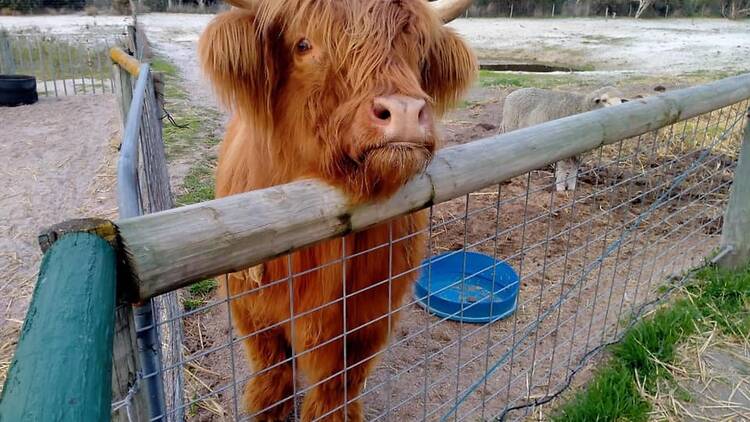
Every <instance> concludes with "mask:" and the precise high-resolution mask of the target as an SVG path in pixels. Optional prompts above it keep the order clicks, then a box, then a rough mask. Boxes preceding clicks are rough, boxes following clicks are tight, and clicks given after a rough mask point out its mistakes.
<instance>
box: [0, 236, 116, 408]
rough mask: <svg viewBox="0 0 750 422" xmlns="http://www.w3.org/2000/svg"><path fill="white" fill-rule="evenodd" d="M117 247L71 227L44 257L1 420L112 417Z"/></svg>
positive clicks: (7, 384) (2, 402)
mask: <svg viewBox="0 0 750 422" xmlns="http://www.w3.org/2000/svg"><path fill="white" fill-rule="evenodd" d="M116 264H117V263H116V258H115V251H114V250H113V248H112V247H111V246H110V245H109V243H107V242H106V241H105V240H104V239H102V238H100V237H99V236H96V235H94V234H91V233H71V234H66V235H64V236H63V237H62V238H61V239H60V240H58V241H57V242H56V243H55V244H54V245H53V246H52V247H51V248H50V250H49V252H48V253H47V254H46V255H45V257H44V260H43V261H42V266H41V269H40V272H39V278H38V281H37V285H36V288H35V290H34V295H33V298H32V301H31V305H30V306H29V310H28V314H27V317H26V321H25V323H24V326H23V330H22V331H21V337H20V339H19V341H18V348H17V349H16V352H15V356H14V358H13V361H12V363H11V367H10V371H9V373H8V379H7V381H6V382H5V388H4V390H3V395H2V398H0V420H3V421H108V420H110V413H111V397H112V394H111V393H112V389H111V380H112V339H113V335H114V322H115V278H116V277H115V272H116V270H115V269H116Z"/></svg>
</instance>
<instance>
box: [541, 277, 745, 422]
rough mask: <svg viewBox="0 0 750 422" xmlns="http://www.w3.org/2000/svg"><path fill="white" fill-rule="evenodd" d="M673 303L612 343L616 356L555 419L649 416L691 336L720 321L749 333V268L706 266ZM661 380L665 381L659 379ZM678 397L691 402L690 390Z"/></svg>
mask: <svg viewBox="0 0 750 422" xmlns="http://www.w3.org/2000/svg"><path fill="white" fill-rule="evenodd" d="M693 278H694V280H693V282H691V283H690V284H689V285H688V286H687V287H685V288H684V289H683V291H684V294H683V295H681V296H680V297H679V298H678V299H676V300H674V301H673V302H672V303H671V304H668V305H666V306H663V307H661V308H659V309H657V310H656V311H655V312H653V313H652V314H651V315H650V316H649V317H648V318H647V319H643V320H641V321H640V322H638V323H637V324H636V325H635V326H634V327H633V328H632V329H630V330H629V331H628V332H627V333H626V334H625V337H624V338H623V340H622V341H621V342H620V343H619V344H617V345H614V346H612V347H611V348H610V351H611V353H612V358H611V359H610V361H609V362H608V364H607V365H606V366H605V367H604V368H602V369H600V370H599V371H598V372H597V373H596V374H595V375H594V379H593V381H592V382H590V383H589V384H588V387H587V388H586V389H585V390H583V391H580V392H578V393H577V394H575V396H574V397H573V398H572V399H571V400H570V401H568V402H567V403H565V404H563V405H562V406H561V407H559V408H558V409H557V410H556V411H555V412H554V414H553V415H552V420H554V421H621V420H627V421H645V420H648V418H649V412H650V411H651V404H650V403H649V401H648V400H646V398H645V397H644V395H646V396H649V397H650V396H653V395H654V393H655V390H656V389H657V388H658V386H659V385H661V384H663V383H664V382H672V383H673V381H672V373H671V372H670V367H671V363H672V362H673V361H674V360H675V358H676V355H677V351H678V347H679V346H680V345H681V344H682V343H684V342H685V341H686V339H688V338H689V337H690V336H692V335H694V334H696V333H698V332H699V331H705V330H706V329H708V328H709V327H713V326H718V327H719V329H720V330H721V331H722V332H723V333H724V334H726V335H729V336H734V337H736V338H744V339H746V338H748V333H749V332H750V267H749V268H747V269H746V270H744V271H740V272H731V271H726V270H720V269H718V268H715V267H705V268H703V269H701V270H699V271H697V272H696V274H695V275H694V277H693ZM660 383H661V384H660ZM674 391H675V393H676V394H677V396H678V397H679V398H680V399H681V400H683V401H685V402H688V401H690V399H691V398H690V394H689V392H687V391H686V390H684V389H682V388H680V387H679V386H675V388H674Z"/></svg>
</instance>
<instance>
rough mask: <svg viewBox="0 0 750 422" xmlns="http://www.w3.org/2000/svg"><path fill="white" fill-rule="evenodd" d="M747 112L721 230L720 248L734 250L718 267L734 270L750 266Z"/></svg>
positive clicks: (749, 122)
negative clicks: (740, 147)
mask: <svg viewBox="0 0 750 422" xmlns="http://www.w3.org/2000/svg"><path fill="white" fill-rule="evenodd" d="M747 113H748V114H747V118H746V119H745V120H746V121H745V134H744V138H743V141H742V149H741V150H740V157H739V162H738V163H737V169H736V170H735V172H734V183H732V191H731V194H730V196H729V204H728V205H727V210H726V212H725V214H724V226H723V228H722V230H721V247H722V249H726V248H731V250H730V251H729V252H728V253H727V254H726V255H725V256H724V257H723V258H722V259H721V260H719V265H720V266H721V267H723V268H728V269H734V270H736V269H741V268H744V267H745V266H746V265H748V264H750V110H748V112H747Z"/></svg>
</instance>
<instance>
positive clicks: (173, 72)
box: [151, 57, 179, 77]
mask: <svg viewBox="0 0 750 422" xmlns="http://www.w3.org/2000/svg"><path fill="white" fill-rule="evenodd" d="M151 69H152V70H153V71H154V72H162V73H164V74H165V75H169V76H172V77H177V76H178V75H179V70H178V69H177V66H175V65H173V64H172V63H171V62H169V61H167V60H165V59H163V58H161V57H155V58H154V59H153V60H151Z"/></svg>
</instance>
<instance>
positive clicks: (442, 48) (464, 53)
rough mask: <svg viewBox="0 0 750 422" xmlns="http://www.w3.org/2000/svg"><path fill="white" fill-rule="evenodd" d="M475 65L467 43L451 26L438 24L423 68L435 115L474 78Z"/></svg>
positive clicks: (455, 98) (468, 85)
mask: <svg viewBox="0 0 750 422" xmlns="http://www.w3.org/2000/svg"><path fill="white" fill-rule="evenodd" d="M478 67H479V66H478V64H477V59H476V56H475V55H474V53H473V52H472V51H471V49H470V48H469V46H468V45H467V44H466V43H465V42H464V41H463V40H462V39H461V38H460V37H459V36H458V35H456V33H455V32H453V30H452V29H450V28H445V27H443V28H441V31H440V36H439V37H438V39H437V40H436V42H435V43H434V44H433V45H432V47H431V48H430V51H429V54H428V57H427V60H426V62H425V66H424V70H423V78H424V85H425V91H426V92H427V94H429V95H430V96H431V97H432V99H433V101H434V107H435V110H436V112H437V113H438V114H439V115H442V114H443V113H444V112H445V111H446V110H447V109H449V108H450V107H452V106H454V105H456V103H457V102H458V100H460V99H461V97H462V96H463V94H464V93H465V92H466V90H467V89H468V88H469V87H470V86H471V84H472V83H473V82H474V79H475V78H476V76H477V72H478Z"/></svg>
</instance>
